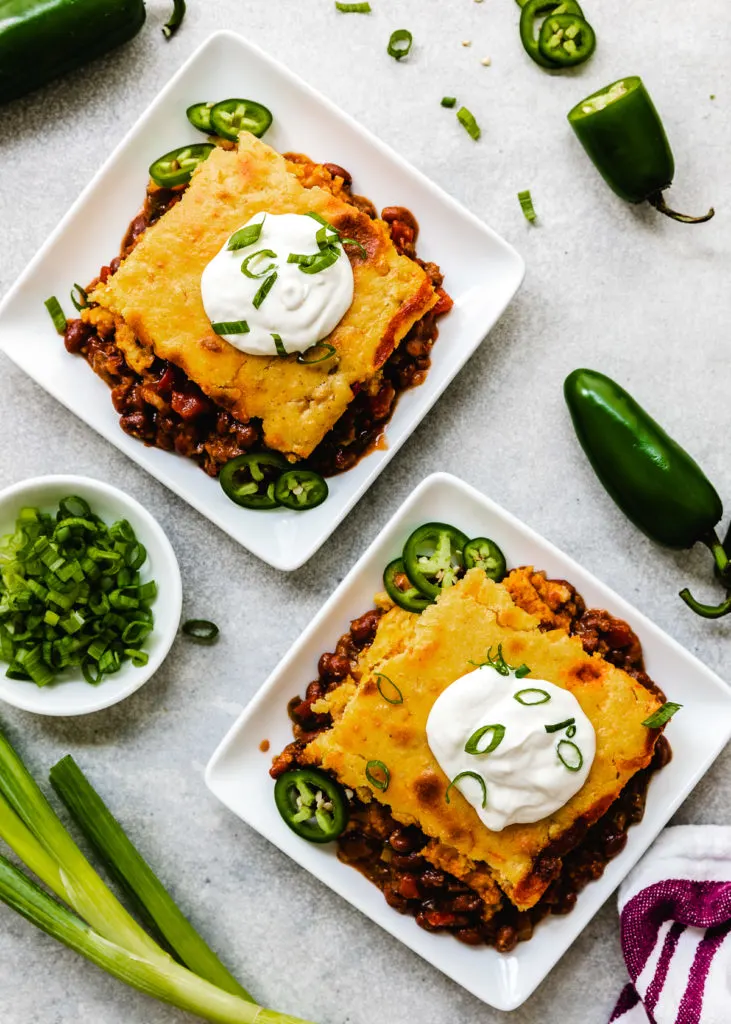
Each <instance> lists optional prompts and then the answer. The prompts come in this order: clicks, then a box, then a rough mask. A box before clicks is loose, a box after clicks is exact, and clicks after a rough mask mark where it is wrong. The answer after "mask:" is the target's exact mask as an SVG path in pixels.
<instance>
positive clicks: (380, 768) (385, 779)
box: [365, 761, 391, 793]
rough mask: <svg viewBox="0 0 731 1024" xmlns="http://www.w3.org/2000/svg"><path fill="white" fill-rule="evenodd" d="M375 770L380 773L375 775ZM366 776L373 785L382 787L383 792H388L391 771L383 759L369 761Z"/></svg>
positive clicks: (377, 787) (378, 787)
mask: <svg viewBox="0 0 731 1024" xmlns="http://www.w3.org/2000/svg"><path fill="white" fill-rule="evenodd" d="M374 770H375V771H376V772H379V773H380V774H379V775H374ZM365 777H366V779H368V781H369V782H370V784H371V785H372V786H375V787H376V789H380V791H381V792H382V793H385V792H386V790H387V789H388V786H389V783H390V782H391V773H390V771H389V770H388V768H387V767H386V765H385V764H384V763H383V761H369V762H368V764H367V765H366V770H365Z"/></svg>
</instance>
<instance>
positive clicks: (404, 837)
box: [388, 825, 426, 853]
mask: <svg viewBox="0 0 731 1024" xmlns="http://www.w3.org/2000/svg"><path fill="white" fill-rule="evenodd" d="M388 843H389V846H390V847H391V848H392V849H393V850H395V851H396V853H412V852H413V851H414V850H420V849H421V848H422V847H423V846H424V844H425V843H426V837H425V835H424V833H423V832H422V831H421V830H420V829H418V828H410V827H409V826H408V825H407V826H405V827H403V828H397V829H396V830H395V831H394V832H392V833H391V835H390V836H389V837H388Z"/></svg>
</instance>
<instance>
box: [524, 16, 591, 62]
mask: <svg viewBox="0 0 731 1024" xmlns="http://www.w3.org/2000/svg"><path fill="white" fill-rule="evenodd" d="M538 49H539V51H540V52H541V54H542V55H543V56H544V57H545V58H546V60H550V61H552V62H553V63H554V64H556V65H558V66H560V67H563V68H570V67H575V66H576V65H577V64H583V63H584V61H585V60H588V59H589V57H591V55H592V53H593V52H594V50H595V49H596V35H595V34H594V29H593V28H592V27H591V25H590V24H589V22H588V21H586V20H585V19H584V18H581V17H580V16H579V15H578V14H555V13H554V14H549V16H548V17H547V18H546V20H545V21H544V22H543V25H542V26H541V31H540V33H539V35H538Z"/></svg>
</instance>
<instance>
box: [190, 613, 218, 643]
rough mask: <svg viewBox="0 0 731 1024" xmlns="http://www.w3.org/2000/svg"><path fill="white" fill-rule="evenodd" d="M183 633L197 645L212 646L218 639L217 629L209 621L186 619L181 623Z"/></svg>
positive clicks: (213, 623)
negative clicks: (195, 641) (196, 642)
mask: <svg viewBox="0 0 731 1024" xmlns="http://www.w3.org/2000/svg"><path fill="white" fill-rule="evenodd" d="M183 633H184V634H185V635H186V636H189V637H190V639H191V640H197V641H198V643H199V644H212V643H213V642H214V641H215V640H216V639H217V638H218V634H219V629H218V626H217V625H216V623H215V622H211V621H210V620H209V619H188V621H187V622H184V623H183Z"/></svg>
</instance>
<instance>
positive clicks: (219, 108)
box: [211, 99, 272, 142]
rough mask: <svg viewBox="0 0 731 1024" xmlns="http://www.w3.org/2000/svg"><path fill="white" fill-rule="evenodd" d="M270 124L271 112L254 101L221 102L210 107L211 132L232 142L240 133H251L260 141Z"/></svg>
mask: <svg viewBox="0 0 731 1024" xmlns="http://www.w3.org/2000/svg"><path fill="white" fill-rule="evenodd" d="M271 123H272V115H271V111H269V110H267V108H266V107H265V106H264V105H263V104H261V103H257V102H256V101H255V100H240V99H231V100H222V101H221V102H220V103H214V105H213V106H212V107H211V128H212V130H213V131H214V132H215V133H216V135H220V136H221V138H222V139H230V140H231V141H232V142H236V141H237V140H238V137H239V133H240V132H251V134H252V135H256V137H257V139H260V138H261V137H262V135H263V134H264V132H265V131H266V130H267V128H268V127H269V125H270V124H271Z"/></svg>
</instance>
